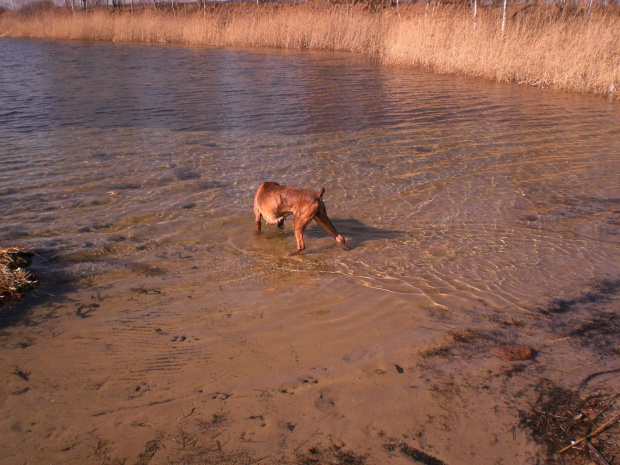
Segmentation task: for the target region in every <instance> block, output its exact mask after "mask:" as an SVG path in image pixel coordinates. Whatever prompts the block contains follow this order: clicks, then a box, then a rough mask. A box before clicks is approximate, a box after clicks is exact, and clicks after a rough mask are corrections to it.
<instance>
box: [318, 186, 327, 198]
mask: <svg viewBox="0 0 620 465" xmlns="http://www.w3.org/2000/svg"><path fill="white" fill-rule="evenodd" d="M324 193H325V188H324V187H321V189H319V191H318V192H317V194H316V198H317V199H319V200H323V194H324Z"/></svg>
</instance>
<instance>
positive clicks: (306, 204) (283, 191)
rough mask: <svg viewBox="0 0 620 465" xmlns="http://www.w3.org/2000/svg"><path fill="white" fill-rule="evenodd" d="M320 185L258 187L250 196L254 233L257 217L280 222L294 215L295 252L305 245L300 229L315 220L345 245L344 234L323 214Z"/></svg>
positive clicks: (280, 224) (302, 231) (257, 229)
mask: <svg viewBox="0 0 620 465" xmlns="http://www.w3.org/2000/svg"><path fill="white" fill-rule="evenodd" d="M324 192H325V189H324V188H321V189H320V190H319V191H318V192H317V191H313V190H310V189H300V188H299V187H289V186H281V185H280V184H278V183H277V182H264V183H262V184H261V185H260V186H258V190H257V191H256V195H255V196H254V218H255V223H256V232H257V233H260V227H261V221H260V219H261V217H263V218H265V223H266V224H277V225H278V227H279V228H281V227H282V226H283V225H284V219H285V218H286V217H287V216H289V215H291V214H292V215H294V218H293V229H294V231H295V239H297V252H295V253H299V252H301V251H302V250H304V249H305V248H306V246H305V245H304V230H305V229H306V226H308V223H310V221H312V220H316V221H317V223H319V224H320V225H321V227H322V228H323V229H324V230H325V231H327V233H328V234H329V235H330V236H332V237H333V238H334V239H336V242H338V243H339V244H341V245H342V246H343V247H345V248H346V245H345V241H344V237H342V236H341V235H340V234H338V231H336V228H334V225H333V224H332V222H331V221H329V218H328V217H327V210H326V209H325V203H323V193H324Z"/></svg>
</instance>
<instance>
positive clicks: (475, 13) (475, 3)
mask: <svg viewBox="0 0 620 465" xmlns="http://www.w3.org/2000/svg"><path fill="white" fill-rule="evenodd" d="M473 7H474V31H475V30H476V20H477V19H478V0H474V5H473Z"/></svg>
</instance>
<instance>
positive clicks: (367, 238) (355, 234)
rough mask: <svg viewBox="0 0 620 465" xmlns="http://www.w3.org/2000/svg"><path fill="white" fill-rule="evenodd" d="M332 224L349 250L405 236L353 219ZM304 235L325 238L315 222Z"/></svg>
mask: <svg viewBox="0 0 620 465" xmlns="http://www.w3.org/2000/svg"><path fill="white" fill-rule="evenodd" d="M332 223H333V224H334V226H335V227H336V229H337V230H338V232H339V233H340V234H341V235H342V236H344V238H345V239H346V240H347V248H348V249H349V250H353V249H356V248H357V247H361V246H363V245H364V244H365V243H367V242H372V241H377V240H381V239H395V238H397V237H401V236H404V235H405V234H407V232H406V231H399V230H397V229H382V228H375V227H374V226H368V225H366V224H364V223H362V222H361V221H358V220H356V219H354V218H348V219H338V218H334V219H332ZM305 235H307V236H308V237H311V238H320V237H325V231H324V230H323V228H321V227H320V226H319V225H318V224H317V223H316V222H313V224H312V225H311V226H310V227H308V228H307V229H306V232H305Z"/></svg>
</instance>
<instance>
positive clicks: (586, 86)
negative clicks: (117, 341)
mask: <svg viewBox="0 0 620 465" xmlns="http://www.w3.org/2000/svg"><path fill="white" fill-rule="evenodd" d="M500 17H501V9H500V8H493V7H488V8H482V9H479V13H478V15H477V17H476V19H475V20H474V17H473V15H472V13H471V10H470V9H469V8H466V7H456V6H453V5H441V4H432V5H428V6H427V4H426V3H414V4H406V5H403V6H401V7H400V8H398V9H396V8H375V9H373V8H369V7H368V5H367V4H366V5H361V4H357V5H354V4H333V3H326V2H325V1H320V0H316V1H309V2H304V3H300V4H289V3H284V4H283V3H278V4H274V3H265V4H261V5H255V4H250V3H233V4H209V5H207V7H206V8H204V9H199V8H198V4H194V5H193V8H189V9H188V7H187V6H185V8H183V7H181V8H177V9H176V10H171V9H170V8H169V9H168V10H166V11H162V10H158V9H155V8H144V9H142V10H141V11H135V12H133V13H130V12H127V11H124V12H118V11H117V10H109V9H94V10H91V11H88V12H76V13H73V14H72V13H71V11H69V10H65V9H47V10H45V11H40V12H35V13H32V12H31V13H29V14H27V15H26V14H20V13H15V12H6V13H4V14H2V15H0V36H5V37H6V36H8V37H24V38H40V39H52V40H58V39H61V40H89V41H114V42H142V43H178V44H191V45H198V44H203V45H210V46H236V47H239V46H240V47H273V48H288V49H311V50H334V51H336V50H338V51H351V52H358V53H372V54H373V55H375V56H376V57H377V59H378V60H379V61H380V62H381V63H383V64H385V65H390V66H401V67H416V68H425V69H430V70H433V71H434V72H438V73H454V74H461V75H467V76H475V77H482V78H486V79H491V80H494V81H497V82H516V83H521V84H527V85H533V86H544V87H551V88H555V89H558V90H564V91H572V92H581V93H592V94H597V95H607V96H610V97H612V98H614V99H620V34H618V33H617V31H619V30H620V14H619V12H618V10H617V9H614V8H612V7H608V8H601V7H599V8H598V9H594V10H593V11H592V13H591V14H590V15H587V14H586V12H585V10H584V9H583V8H579V7H576V6H574V7H573V8H571V9H569V8H565V9H564V10H559V9H558V8H557V7H556V6H553V5H532V4H528V5H523V4H520V5H515V6H512V7H511V8H510V9H509V11H508V15H507V21H506V26H505V29H504V30H503V31H501V30H500V24H501V19H500Z"/></svg>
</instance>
